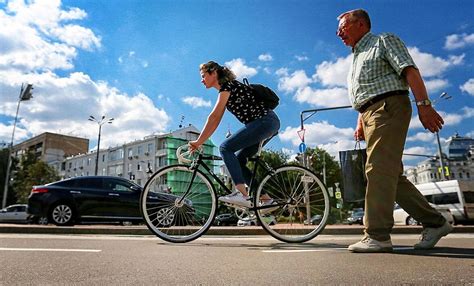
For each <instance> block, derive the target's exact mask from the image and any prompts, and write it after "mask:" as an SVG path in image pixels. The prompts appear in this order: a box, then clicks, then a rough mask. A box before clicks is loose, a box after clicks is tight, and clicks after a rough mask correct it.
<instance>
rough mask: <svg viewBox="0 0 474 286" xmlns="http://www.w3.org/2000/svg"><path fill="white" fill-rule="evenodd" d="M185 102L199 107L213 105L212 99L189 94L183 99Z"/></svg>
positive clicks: (193, 106)
mask: <svg viewBox="0 0 474 286" xmlns="http://www.w3.org/2000/svg"><path fill="white" fill-rule="evenodd" d="M182 101H183V102H184V103H186V104H187V105H190V106H191V107H192V108H198V107H210V106H211V101H210V100H207V101H206V100H204V99H202V98H201V97H195V96H188V97H184V98H183V99H182Z"/></svg>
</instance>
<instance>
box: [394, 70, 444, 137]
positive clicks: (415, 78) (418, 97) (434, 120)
mask: <svg viewBox="0 0 474 286" xmlns="http://www.w3.org/2000/svg"><path fill="white" fill-rule="evenodd" d="M403 75H404V76H405V77H406V79H407V82H408V85H409V86H410V88H411V91H412V93H413V95H414V96H415V101H417V102H418V101H422V100H426V99H428V93H427V92H426V88H425V83H424V82H423V79H422V78H421V75H420V72H419V71H418V69H416V68H414V67H412V66H409V67H406V68H405V69H404V70H403ZM417 107H418V117H419V119H420V121H421V124H423V127H425V129H428V130H429V131H431V132H433V133H434V132H438V131H439V130H440V129H441V128H443V124H444V121H443V118H442V117H441V115H439V114H438V112H436V110H434V108H433V106H431V105H417Z"/></svg>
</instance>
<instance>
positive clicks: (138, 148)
mask: <svg viewBox="0 0 474 286" xmlns="http://www.w3.org/2000/svg"><path fill="white" fill-rule="evenodd" d="M142 151H143V147H142V146H138V147H137V155H141V154H142Z"/></svg>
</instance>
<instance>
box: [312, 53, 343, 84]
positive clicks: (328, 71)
mask: <svg viewBox="0 0 474 286" xmlns="http://www.w3.org/2000/svg"><path fill="white" fill-rule="evenodd" d="M351 62H352V54H351V55H348V56H347V57H345V58H338V59H337V60H336V62H328V61H324V62H322V63H321V64H319V65H317V66H316V73H315V74H314V75H313V79H314V80H318V81H320V82H321V84H322V85H323V86H329V87H331V86H342V87H347V74H348V73H349V69H350V66H351Z"/></svg>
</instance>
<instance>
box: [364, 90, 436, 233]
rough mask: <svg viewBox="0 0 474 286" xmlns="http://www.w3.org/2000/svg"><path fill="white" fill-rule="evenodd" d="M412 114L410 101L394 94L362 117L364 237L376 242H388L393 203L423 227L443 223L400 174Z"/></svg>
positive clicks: (373, 106)
mask: <svg viewBox="0 0 474 286" xmlns="http://www.w3.org/2000/svg"><path fill="white" fill-rule="evenodd" d="M411 113H412V109H411V103H410V98H409V97H408V96H405V95H395V96H391V97H388V98H386V99H384V100H381V101H379V102H376V103H375V104H373V105H371V106H370V107H369V108H368V109H367V110H366V111H365V112H364V113H363V114H362V119H363V129H364V135H365V140H366V142H367V163H366V166H365V167H366V175H367V189H366V195H365V217H364V225H365V234H366V235H368V236H370V237H371V238H373V239H375V240H379V241H384V240H388V239H390V233H391V231H392V227H393V208H394V202H397V203H398V204H399V205H400V206H401V207H402V208H403V209H404V210H405V211H406V212H408V213H409V214H410V215H411V216H412V217H413V218H414V219H416V220H417V221H419V222H421V223H422V224H423V226H424V227H439V226H441V225H443V224H444V222H445V219H444V217H443V216H442V215H441V214H440V213H439V212H438V211H436V210H435V209H433V208H432V207H431V206H430V205H429V203H428V201H427V200H426V199H425V197H423V195H422V194H421V193H420V192H419V191H418V189H416V187H415V186H414V185H413V184H412V183H411V182H410V181H408V179H407V178H406V177H405V176H404V175H403V164H402V154H403V149H404V146H405V140H406V136H407V132H408V125H409V124H410V119H411Z"/></svg>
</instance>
